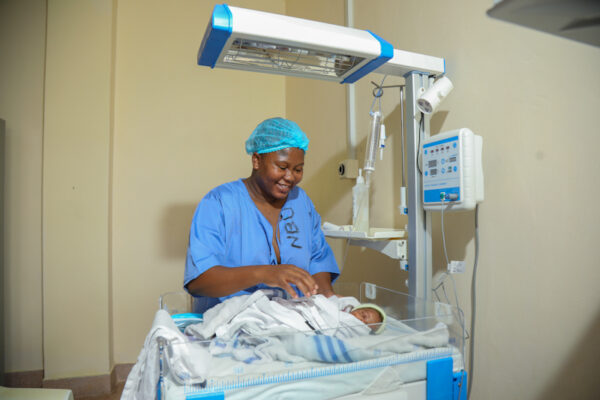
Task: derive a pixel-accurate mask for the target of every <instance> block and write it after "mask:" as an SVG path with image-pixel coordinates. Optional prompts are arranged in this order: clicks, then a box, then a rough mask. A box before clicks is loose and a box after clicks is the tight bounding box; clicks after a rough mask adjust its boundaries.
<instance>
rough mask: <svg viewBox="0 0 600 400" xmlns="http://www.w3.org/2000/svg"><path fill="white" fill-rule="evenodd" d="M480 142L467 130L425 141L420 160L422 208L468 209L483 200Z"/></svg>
mask: <svg viewBox="0 0 600 400" xmlns="http://www.w3.org/2000/svg"><path fill="white" fill-rule="evenodd" d="M482 145H483V140H482V138H481V136H478V135H475V134H473V132H471V130H469V129H467V128H462V129H457V130H454V131H449V132H444V133H440V134H437V135H435V136H432V137H430V138H428V139H426V140H425V141H424V143H423V145H422V147H421V154H422V157H423V207H424V208H425V209H426V210H441V208H442V207H444V210H448V211H455V210H472V209H473V208H475V205H476V204H477V203H479V202H481V201H483V168H482V165H481V151H482Z"/></svg>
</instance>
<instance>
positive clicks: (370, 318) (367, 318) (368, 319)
mask: <svg viewBox="0 0 600 400" xmlns="http://www.w3.org/2000/svg"><path fill="white" fill-rule="evenodd" d="M350 314H352V315H354V316H355V317H356V318H358V319H360V320H361V321H362V322H364V323H365V324H367V325H371V324H379V323H381V315H380V314H379V312H377V310H375V309H374V308H360V309H358V310H353V311H351V312H350ZM375 328H376V327H375ZM371 329H373V327H371Z"/></svg>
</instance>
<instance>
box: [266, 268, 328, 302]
mask: <svg viewBox="0 0 600 400" xmlns="http://www.w3.org/2000/svg"><path fill="white" fill-rule="evenodd" d="M260 274H261V278H260V280H261V281H262V283H264V284H265V285H268V286H274V287H279V288H282V289H283V290H285V291H286V292H287V293H288V294H289V295H290V296H291V297H292V298H294V299H295V298H297V297H298V294H297V293H296V291H295V290H294V289H293V288H292V286H290V285H291V284H294V285H296V287H297V288H298V289H299V290H300V291H301V292H302V293H303V294H304V295H305V296H307V297H308V296H312V295H314V294H317V290H318V289H319V286H318V285H317V282H315V280H314V278H313V277H312V276H311V275H310V274H309V273H308V272H306V271H305V270H303V269H302V268H299V267H296V266H295V265H292V264H277V265H265V266H263V268H261V270H260Z"/></svg>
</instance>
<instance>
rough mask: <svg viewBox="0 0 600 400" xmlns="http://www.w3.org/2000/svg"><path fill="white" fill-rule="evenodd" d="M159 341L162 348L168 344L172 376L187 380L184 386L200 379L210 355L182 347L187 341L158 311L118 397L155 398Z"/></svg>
mask: <svg viewBox="0 0 600 400" xmlns="http://www.w3.org/2000/svg"><path fill="white" fill-rule="evenodd" d="M161 342H162V343H163V344H164V345H165V346H164V347H166V345H168V344H171V345H172V346H171V347H170V349H171V353H170V354H169V356H170V365H171V366H172V368H174V371H173V376H174V377H187V378H189V381H188V382H185V383H195V382H194V378H195V377H196V378H199V379H200V380H203V379H204V377H205V376H206V374H207V371H208V367H209V365H210V354H209V353H208V352H207V351H205V350H203V349H202V348H201V347H197V346H194V347H192V346H186V345H185V343H186V342H188V339H186V337H185V336H184V335H183V334H182V333H181V332H180V331H179V329H177V326H175V323H174V322H173V319H172V318H171V316H170V315H169V313H168V312H167V311H165V310H158V311H157V312H156V316H155V317H154V322H153V323H152V328H151V329H150V332H149V333H148V335H147V336H146V340H145V342H144V347H143V348H142V351H141V352H140V354H139V356H138V359H137V362H136V363H135V365H134V366H133V368H132V369H131V372H130V373H129V376H128V377H127V382H125V387H124V388H123V393H122V395H121V399H122V400H147V399H154V398H155V397H156V390H157V385H158V381H159V377H160V365H159V362H160V360H159V358H160V354H159V347H160V344H161ZM165 351H166V349H165ZM180 383H184V382H180Z"/></svg>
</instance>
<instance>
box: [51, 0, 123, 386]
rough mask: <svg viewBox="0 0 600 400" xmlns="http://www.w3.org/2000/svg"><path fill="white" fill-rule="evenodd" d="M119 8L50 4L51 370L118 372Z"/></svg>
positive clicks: (57, 373) (61, 374)
mask: <svg viewBox="0 0 600 400" xmlns="http://www.w3.org/2000/svg"><path fill="white" fill-rule="evenodd" d="M113 12H114V8H113V4H112V2H111V1H103V2H81V1H77V0H72V1H50V2H49V3H48V30H47V45H46V46H47V56H46V80H45V113H44V116H45V118H44V173H43V180H44V181H43V196H44V197H43V217H42V221H43V237H44V242H43V287H44V299H43V300H44V378H45V379H57V378H65V377H72V376H85V375H96V374H98V373H100V372H104V373H107V372H109V371H110V338H109V333H110V332H109V311H110V310H109V295H110V284H111V282H109V267H110V264H109V263H110V260H109V253H108V244H109V243H108V241H109V219H108V216H109V200H110V199H109V179H110V176H109V171H110V150H111V149H110V140H111V118H112V112H113V110H112V85H111V82H112V63H113V57H112V55H113V54H112V53H113V51H112V33H113ZM92 344H93V345H92Z"/></svg>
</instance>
